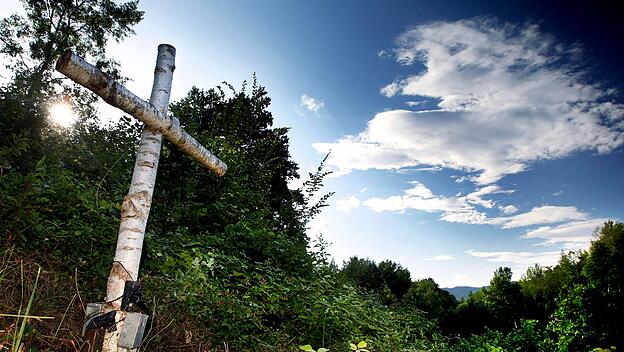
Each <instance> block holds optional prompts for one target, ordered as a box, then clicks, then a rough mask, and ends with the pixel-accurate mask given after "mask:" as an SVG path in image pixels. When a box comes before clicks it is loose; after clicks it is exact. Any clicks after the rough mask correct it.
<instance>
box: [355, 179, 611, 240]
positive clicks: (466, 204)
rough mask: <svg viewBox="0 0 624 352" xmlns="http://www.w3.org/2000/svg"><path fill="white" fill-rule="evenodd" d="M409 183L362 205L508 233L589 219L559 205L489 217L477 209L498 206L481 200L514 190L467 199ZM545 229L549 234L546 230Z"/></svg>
mask: <svg viewBox="0 0 624 352" xmlns="http://www.w3.org/2000/svg"><path fill="white" fill-rule="evenodd" d="M409 183H410V184H411V185H412V187H411V188H409V189H406V190H405V191H403V194H402V195H397V196H390V197H387V198H377V197H375V198H369V199H366V200H364V201H363V202H362V203H363V204H364V206H366V207H368V208H370V209H372V210H373V211H375V212H384V211H394V212H399V213H404V212H405V211H406V210H409V209H411V210H420V211H425V212H429V213H440V220H443V221H447V222H454V223H465V224H489V225H496V226H498V227H501V228H504V229H511V228H518V227H527V226H534V225H543V224H556V223H562V222H569V221H581V222H579V223H578V224H579V225H580V224H581V223H584V222H583V221H584V220H587V219H588V218H589V214H587V213H585V212H583V211H580V210H578V209H577V208H576V207H574V206H557V205H542V206H538V207H533V208H532V209H531V210H530V211H527V212H524V213H520V214H516V215H510V216H499V217H489V216H487V214H485V213H483V212H481V211H479V210H478V209H477V208H476V207H475V206H481V207H484V208H491V207H492V206H493V204H494V202H493V201H491V200H484V199H482V198H481V197H482V196H483V195H486V194H491V193H506V194H508V193H511V192H513V190H501V189H500V187H499V186H497V185H490V186H486V187H482V188H480V189H478V190H476V191H475V192H472V193H469V194H468V195H466V196H463V197H462V196H459V195H456V196H451V197H446V196H442V195H435V194H433V192H432V191H431V190H430V189H429V188H427V187H426V186H425V185H424V184H422V183H420V182H418V181H411V182H409ZM358 202H359V200H358ZM358 205H359V203H358ZM501 209H505V210H503V212H505V213H514V212H516V211H517V210H518V209H517V208H516V207H515V206H513V205H508V206H505V207H501ZM590 221H593V222H601V221H604V220H602V219H595V220H590ZM594 227H595V226H594ZM543 229H544V230H546V228H543ZM547 230H550V228H547ZM579 230H580V228H579ZM527 236H528V235H527ZM534 237H537V236H534Z"/></svg>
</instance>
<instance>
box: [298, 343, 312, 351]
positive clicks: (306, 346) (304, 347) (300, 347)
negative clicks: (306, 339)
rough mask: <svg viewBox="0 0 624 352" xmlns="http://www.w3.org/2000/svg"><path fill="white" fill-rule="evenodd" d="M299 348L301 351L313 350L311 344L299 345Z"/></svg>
mask: <svg viewBox="0 0 624 352" xmlns="http://www.w3.org/2000/svg"><path fill="white" fill-rule="evenodd" d="M299 349H300V350H302V351H309V352H314V348H312V346H310V345H303V346H299Z"/></svg>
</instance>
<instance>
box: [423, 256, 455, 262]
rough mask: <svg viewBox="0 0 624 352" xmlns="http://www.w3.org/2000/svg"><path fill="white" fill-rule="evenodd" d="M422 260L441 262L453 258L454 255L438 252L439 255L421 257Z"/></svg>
mask: <svg viewBox="0 0 624 352" xmlns="http://www.w3.org/2000/svg"><path fill="white" fill-rule="evenodd" d="M423 260H426V261H432V262H443V261H449V260H455V257H453V256H452V255H448V254H439V255H436V256H435V257H431V258H423Z"/></svg>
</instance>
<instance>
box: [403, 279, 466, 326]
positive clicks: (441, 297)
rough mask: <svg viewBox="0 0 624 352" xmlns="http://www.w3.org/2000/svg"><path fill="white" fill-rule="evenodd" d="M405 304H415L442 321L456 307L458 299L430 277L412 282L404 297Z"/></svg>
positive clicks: (430, 315)
mask: <svg viewBox="0 0 624 352" xmlns="http://www.w3.org/2000/svg"><path fill="white" fill-rule="evenodd" d="M403 304H406V305H411V306H414V307H416V308H418V309H420V310H422V311H425V312H427V314H428V315H429V317H431V318H435V319H437V320H438V321H442V320H444V319H445V318H446V317H447V316H448V315H449V314H450V313H451V312H452V311H453V309H455V307H456V306H457V300H456V299H455V297H454V296H453V295H452V294H450V293H449V292H448V291H445V290H443V289H441V288H440V287H439V286H438V284H437V283H436V282H435V281H433V279H431V278H429V279H421V280H417V281H415V282H414V283H412V286H411V287H410V289H409V290H408V291H407V294H406V295H405V296H404V297H403Z"/></svg>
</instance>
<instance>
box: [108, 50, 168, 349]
mask: <svg viewBox="0 0 624 352" xmlns="http://www.w3.org/2000/svg"><path fill="white" fill-rule="evenodd" d="M175 53H176V51H175V48H174V47H173V46H171V45H168V44H161V45H159V46H158V56H157V59H156V68H155V70H154V83H153V85H152V94H151V96H150V101H149V102H150V104H151V105H152V106H153V107H155V108H156V109H158V110H159V113H160V114H162V115H166V114H167V107H168V105H169V97H170V95H171V82H172V80H173V71H174V70H175ZM161 145H162V134H161V133H160V132H158V131H154V130H152V129H151V128H150V127H148V126H144V127H143V132H142V133H141V142H140V143H139V147H138V149H137V154H136V161H135V163H134V172H133V173H132V182H131V184H130V190H129V191H128V195H127V196H126V197H125V198H124V200H123V203H122V205H121V223H120V225H119V235H118V237H117V249H116V250H115V259H114V262H113V267H112V269H111V272H110V275H109V277H108V283H107V285H106V302H108V304H107V307H105V310H117V311H119V310H120V307H121V297H122V296H123V293H124V285H125V282H126V281H136V280H138V277H139V264H140V262H141V252H142V250H143V239H144V237H145V226H146V225H147V218H148V217H149V212H150V207H151V204H152V195H153V193H154V185H155V183H156V173H157V171H158V159H159V158H160V149H161ZM123 315H124V314H123V312H120V314H118V317H117V320H121V322H119V323H118V324H117V329H115V330H114V331H108V332H107V333H106V334H105V336H104V346H103V352H109V351H115V352H116V351H117V342H118V340H119V334H120V331H121V328H122V326H123V325H122V324H123Z"/></svg>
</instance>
